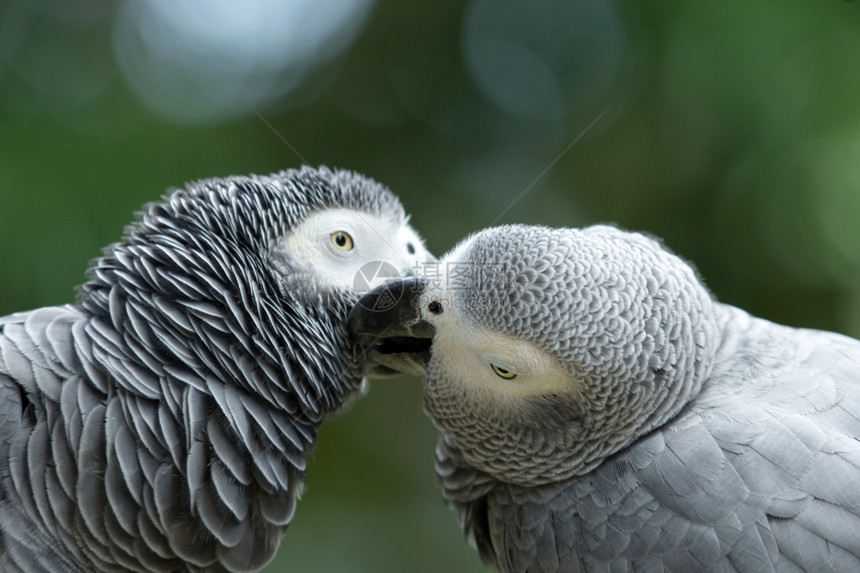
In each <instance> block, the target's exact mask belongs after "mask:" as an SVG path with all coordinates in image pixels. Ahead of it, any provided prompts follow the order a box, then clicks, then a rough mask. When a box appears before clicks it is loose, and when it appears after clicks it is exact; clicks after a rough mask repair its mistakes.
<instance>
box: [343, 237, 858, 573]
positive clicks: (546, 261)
mask: <svg viewBox="0 0 860 573" xmlns="http://www.w3.org/2000/svg"><path fill="white" fill-rule="evenodd" d="M428 275H429V273H428ZM381 300H385V301H396V303H392V302H389V303H387V304H380V301H381ZM350 329H351V331H353V332H354V333H355V335H356V336H357V337H358V338H359V339H360V340H361V344H362V345H363V346H364V347H366V348H368V350H369V352H371V354H372V355H373V356H374V361H375V362H376V363H377V367H376V369H377V370H380V369H385V368H387V369H394V370H400V371H407V372H409V371H412V372H419V371H421V370H424V371H425V374H424V378H423V389H424V409H425V411H426V413H427V414H428V415H429V417H430V418H431V419H432V421H433V423H434V424H435V426H436V428H438V430H439V431H440V433H441V436H440V439H439V442H438V447H437V451H436V473H437V476H438V479H439V480H440V482H441V486H442V490H443V495H444V498H445V499H446V500H447V501H448V502H449V503H450V504H451V505H452V506H453V508H454V509H455V511H456V514H457V517H458V519H459V524H460V527H461V528H462V530H463V531H464V533H465V535H466V537H467V539H468V540H470V541H471V543H473V544H474V545H475V546H476V547H477V549H478V551H479V552H480V554H481V556H482V557H483V558H484V560H486V561H487V562H489V563H490V564H492V565H493V566H495V567H496V568H498V569H499V570H500V571H504V572H525V571H528V572H575V571H654V572H656V571H675V572H684V573H687V572H694V571H741V572H764V571H783V572H789V571H814V572H818V571H846V572H847V571H860V441H858V439H860V341H857V340H854V339H852V338H848V337H846V336H842V335H839V334H835V333H831V332H822V331H815V330H802V329H797V328H789V327H786V326H781V325H778V324H774V323H772V322H768V321H767V320H763V319H760V318H756V317H753V316H751V315H749V314H748V313H746V312H744V311H743V310H740V309H738V308H735V307H732V306H729V305H726V304H720V303H718V302H716V301H715V300H714V298H713V297H712V296H711V294H710V293H709V291H708V290H706V288H705V286H703V284H702V282H701V280H700V279H699V277H698V276H697V274H696V272H694V270H693V269H692V268H691V267H690V265H688V264H687V263H685V262H684V261H683V260H681V259H680V258H679V257H677V256H675V255H674V254H672V253H671V252H669V251H668V250H667V249H666V248H665V247H663V246H662V245H661V243H660V242H658V241H657V240H655V239H652V238H649V237H647V236H644V235H642V234H637V233H630V232H624V231H621V230H617V229H615V228H613V227H609V226H594V227H588V228H584V229H550V228H546V227H532V226H504V227H499V228H493V229H489V230H485V231H482V232H479V233H477V234H476V235H474V236H472V237H471V238H469V239H467V240H465V241H463V242H462V243H460V244H459V245H458V246H457V247H456V248H454V249H453V250H452V251H451V252H450V253H449V254H448V255H446V256H445V257H444V259H443V260H442V261H441V262H440V263H439V268H438V269H437V271H436V272H435V273H434V274H433V276H424V277H413V278H409V279H404V280H403V281H399V282H395V283H389V284H388V285H386V286H385V287H379V288H378V289H377V290H376V291H374V292H372V293H370V294H368V295H366V296H365V297H364V298H363V299H362V300H361V301H360V302H359V304H357V305H356V307H355V309H354V310H353V311H352V313H351V315H350Z"/></svg>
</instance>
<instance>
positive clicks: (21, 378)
mask: <svg viewBox="0 0 860 573" xmlns="http://www.w3.org/2000/svg"><path fill="white" fill-rule="evenodd" d="M430 259H432V255H430V254H429V252H428V251H427V249H426V248H425V246H424V243H423V241H422V239H421V238H420V236H419V235H418V234H417V233H416V232H415V230H414V229H413V228H412V227H411V226H410V225H409V218H408V217H407V216H406V214H405V211H404V208H403V206H402V204H401V202H400V200H399V199H398V198H397V197H396V196H395V195H394V194H393V193H392V192H391V191H390V190H389V189H388V188H386V187H384V186H383V185H381V184H379V183H377V182H376V181H374V180H372V179H370V178H367V177H365V176H363V175H360V174H358V173H355V172H352V171H347V170H331V169H328V168H326V167H320V168H311V167H307V166H304V167H301V168H299V169H290V170H286V171H282V172H279V173H274V174H271V175H266V176H261V175H250V176H233V177H226V178H211V179H205V180H201V181H197V182H194V183H191V184H187V185H186V186H185V188H179V189H173V190H169V191H168V192H167V194H166V195H164V196H163V197H162V199H161V200H160V201H157V202H154V203H151V204H148V205H146V206H145V207H144V208H143V210H142V211H141V212H140V213H138V215H137V219H136V220H135V221H134V222H133V223H131V224H130V225H129V226H127V227H126V228H125V231H124V234H123V236H122V238H121V240H120V241H119V242H117V243H115V244H112V245H110V246H108V247H107V248H105V249H104V251H103V254H102V256H101V257H99V258H97V259H95V260H94V261H92V263H91V265H90V267H89V270H88V271H87V274H86V282H84V284H83V285H82V286H80V287H79V289H78V296H77V301H76V302H75V303H73V304H65V305H60V306H49V307H44V308H38V309H34V310H29V311H23V312H16V313H14V314H11V315H8V316H4V317H2V318H0V392H2V399H0V468H2V469H0V570H2V571H4V572H14V571H21V572H27V573H33V572H51V573H57V572H63V573H65V572H81V573H83V572H92V571H103V572H107V571H138V572H147V573H152V572H168V571H170V572H176V571H193V572H204V571H207V572H222V571H233V572H240V571H242V572H245V571H258V570H259V569H261V568H262V567H264V566H265V565H266V564H267V563H268V562H269V561H270V560H271V559H272V558H273V556H274V555H275V552H276V550H277V548H278V545H279V543H280V540H281V538H282V537H283V535H284V534H285V532H286V530H287V528H288V526H289V525H290V522H291V520H292V519H293V516H294V511H295V508H296V503H297V500H298V498H299V496H300V494H301V493H302V491H303V489H304V487H305V481H306V480H305V470H306V459H307V456H308V455H309V454H310V453H311V452H312V450H313V448H314V446H315V442H316V435H317V430H318V428H319V425H320V423H321V422H322V421H323V419H324V418H325V417H326V416H328V415H329V414H332V413H335V412H337V411H339V410H340V409H341V408H342V407H343V405H344V404H346V403H348V402H350V401H352V400H353V399H354V398H355V397H357V396H359V395H360V394H361V393H362V391H363V389H364V387H365V386H366V379H365V376H364V370H365V365H364V361H365V357H364V355H363V353H362V351H361V350H360V349H359V347H358V346H357V345H356V344H355V342H354V341H353V340H352V339H351V338H350V337H349V336H348V333H347V330H346V319H347V316H348V312H349V310H350V309H351V307H352V305H353V304H354V303H355V301H356V300H357V299H358V297H359V294H360V293H361V292H364V291H362V288H361V287H362V285H365V286H367V284H370V283H368V281H366V280H365V279H366V278H367V275H368V272H369V271H373V270H374V269H377V270H378V269H379V267H380V266H386V265H387V268H389V270H391V272H389V273H388V275H387V276H393V275H397V274H402V275H407V274H410V273H412V272H413V270H412V269H413V266H414V265H416V264H417V263H420V262H422V261H425V260H430ZM366 265H370V267H371V268H370V269H368V268H366ZM372 274H373V273H370V275H372ZM371 278H373V277H371ZM371 283H372V281H371ZM365 290H366V289H365Z"/></svg>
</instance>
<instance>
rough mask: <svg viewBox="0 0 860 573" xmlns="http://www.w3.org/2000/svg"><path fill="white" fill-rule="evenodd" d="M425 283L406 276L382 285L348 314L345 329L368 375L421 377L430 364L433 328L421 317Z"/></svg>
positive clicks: (365, 296) (367, 295) (434, 332)
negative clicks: (361, 355) (365, 363)
mask: <svg viewBox="0 0 860 573" xmlns="http://www.w3.org/2000/svg"><path fill="white" fill-rule="evenodd" d="M426 286H427V281H426V280H423V279H420V278H416V277H409V278H405V279H401V280H397V281H394V282H389V283H385V284H383V285H380V286H378V287H377V288H375V289H374V290H372V291H370V292H369V293H367V294H366V295H364V296H363V297H362V298H361V299H360V300H359V301H358V303H356V305H355V307H353V309H352V311H350V313H349V319H348V321H347V328H348V329H349V332H350V335H351V336H352V337H353V339H354V340H356V341H357V343H358V345H359V347H360V348H361V349H362V351H363V352H365V354H366V356H367V357H368V360H369V362H370V366H369V368H368V375H369V376H372V377H385V376H390V375H393V374H397V373H404V374H412V375H414V376H419V377H420V376H422V375H423V374H424V369H425V368H426V367H427V363H428V362H430V346H431V344H432V342H433V336H434V335H435V334H436V329H435V328H434V327H433V325H431V324H430V323H429V322H427V321H425V320H424V319H422V318H421V313H420V306H419V305H420V301H421V297H422V295H423V293H424V289H425V287H426Z"/></svg>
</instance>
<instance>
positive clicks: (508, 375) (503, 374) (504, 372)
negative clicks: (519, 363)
mask: <svg viewBox="0 0 860 573" xmlns="http://www.w3.org/2000/svg"><path fill="white" fill-rule="evenodd" d="M490 367H491V368H492V369H493V372H495V373H496V376H498V377H499V378H504V379H505V380H513V379H514V378H516V377H517V373H516V372H511V371H510V370H508V369H506V368H502V367H501V366H499V365H498V364H493V363H490Z"/></svg>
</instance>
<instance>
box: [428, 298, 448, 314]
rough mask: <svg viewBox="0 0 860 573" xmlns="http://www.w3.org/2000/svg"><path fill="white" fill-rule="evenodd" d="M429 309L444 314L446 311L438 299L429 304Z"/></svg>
mask: <svg viewBox="0 0 860 573" xmlns="http://www.w3.org/2000/svg"><path fill="white" fill-rule="evenodd" d="M427 309H428V310H429V311H430V312H432V313H433V314H442V312H444V310H445V309H444V308H442V303H441V302H439V301H438V300H434V301H433V302H431V303H430V304H429V305H427Z"/></svg>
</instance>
